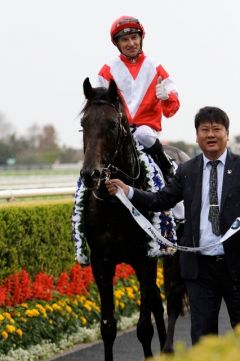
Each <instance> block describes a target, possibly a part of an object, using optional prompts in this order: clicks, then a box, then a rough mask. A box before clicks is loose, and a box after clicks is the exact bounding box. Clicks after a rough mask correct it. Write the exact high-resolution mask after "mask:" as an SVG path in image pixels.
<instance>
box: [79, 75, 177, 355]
mask: <svg viewBox="0 0 240 361" xmlns="http://www.w3.org/2000/svg"><path fill="white" fill-rule="evenodd" d="M83 90H84V95H85V97H86V99H87V102H86V104H85V106H84V108H83V110H82V112H81V114H82V119H81V126H82V129H83V147H84V161H83V166H82V169H81V171H80V176H81V179H82V181H83V183H84V186H85V187H86V190H87V192H86V195H85V198H84V213H83V220H82V223H83V228H84V234H85V236H86V239H87V243H88V246H89V248H90V250H91V254H90V262H91V266H92V271H93V275H94V278H95V282H96V285H97V287H98V290H99V295H100V300H101V335H102V339H103V343H104V354H105V361H113V344H114V340H115V338H116V334H117V324H116V320H115V318H114V295H113V277H114V274H115V268H116V265H117V264H119V263H123V262H124V263H126V264H129V265H131V266H132V267H133V269H134V270H135V273H136V276H137V279H138V281H139V288H140V299H141V304H140V312H139V319H138V323H137V337H138V339H139V341H140V342H141V344H142V347H143V352H144V357H145V359H147V358H149V357H152V356H153V354H152V350H151V340H152V337H153V332H154V328H153V324H152V319H151V315H152V314H153V316H154V319H155V324H156V328H157V332H158V337H159V341H160V350H163V349H164V345H165V344H166V340H167V346H166V347H165V351H169V352H171V351H172V342H173V331H174V330H170V332H169V337H166V336H167V335H166V328H165V321H164V307H163V303H162V299H161V295H160V290H159V288H158V287H157V284H156V277H157V258H156V257H149V256H148V255H147V254H148V249H149V238H150V237H149V236H148V235H146V233H145V232H144V231H143V230H142V229H141V228H140V227H139V226H138V225H137V223H136V222H135V221H134V219H133V218H132V217H131V215H130V213H129V211H128V210H127V208H126V207H125V206H124V205H123V204H122V203H121V202H120V201H119V200H118V199H117V198H116V197H112V196H110V195H109V193H108V191H107V189H106V187H105V180H106V179H109V178H111V177H118V178H120V179H122V180H123V181H124V182H126V183H128V184H129V185H132V186H135V187H142V188H143V189H146V180H145V175H144V169H143V168H144V167H143V165H142V164H141V162H140V161H139V157H138V153H137V149H136V144H135V141H134V139H133V135H132V132H131V130H130V127H129V124H128V120H127V117H126V114H125V111H124V106H123V104H122V102H121V100H120V98H119V96H118V92H117V88H116V84H115V82H114V81H110V84H109V88H93V87H92V86H91V83H90V81H89V78H86V79H85V81H84V83H83ZM172 151H173V152H176V149H173V150H172ZM139 211H140V212H141V213H142V214H143V215H145V217H146V218H148V219H151V216H152V215H151V214H148V213H146V211H144V209H139ZM166 274H169V269H168V272H167V273H166ZM180 298H181V300H182V295H181V296H180ZM175 301H176V299H175ZM174 304H175V302H173V306H174ZM176 304H177V305H178V306H179V309H177V310H176V309H175V310H174V312H173V314H174V317H173V318H172V321H171V324H172V327H173V328H174V324H175V320H176V319H177V317H178V315H179V313H180V312H181V307H180V301H179V302H176ZM181 305H182V304H181ZM168 312H170V311H169V310H168Z"/></svg>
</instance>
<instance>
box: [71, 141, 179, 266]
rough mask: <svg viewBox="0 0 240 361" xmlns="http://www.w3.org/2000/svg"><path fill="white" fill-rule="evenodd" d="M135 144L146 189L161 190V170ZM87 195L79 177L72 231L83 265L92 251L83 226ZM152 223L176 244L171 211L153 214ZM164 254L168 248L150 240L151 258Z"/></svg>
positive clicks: (174, 225)
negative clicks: (143, 173)
mask: <svg viewBox="0 0 240 361" xmlns="http://www.w3.org/2000/svg"><path fill="white" fill-rule="evenodd" d="M135 142H136V149H137V153H138V156H139V161H140V164H141V167H143V169H144V172H145V177H146V178H145V180H144V182H145V189H146V190H147V191H152V192H156V191H158V190H161V189H162V188H163V187H164V185H165V182H164V179H163V175H162V172H161V170H160V169H159V167H158V166H157V165H156V163H155V162H154V161H153V159H152V157H151V156H150V155H149V154H147V153H145V152H144V151H143V146H142V145H140V144H139V143H138V142H137V141H136V140H135ZM86 193H87V189H86V187H85V186H84V184H83V181H82V179H81V177H79V179H78V182H77V187H76V192H75V200H74V208H73V214H72V231H73V239H74V241H75V248H76V259H77V261H78V262H79V263H80V264H82V265H86V264H89V263H90V249H89V246H88V243H87V240H86V236H85V233H84V225H83V214H84V203H85V199H86ZM151 222H152V223H153V226H154V227H155V228H157V229H158V230H160V231H161V234H162V235H163V236H164V237H165V238H167V239H168V240H169V241H171V242H176V240H177V237H176V231H175V228H176V224H175V221H174V217H173V213H172V211H171V210H169V211H164V212H156V213H152V219H151ZM162 254H166V247H165V246H163V245H159V243H158V242H157V241H154V240H150V241H149V251H148V255H149V256H150V257H157V256H160V255H162Z"/></svg>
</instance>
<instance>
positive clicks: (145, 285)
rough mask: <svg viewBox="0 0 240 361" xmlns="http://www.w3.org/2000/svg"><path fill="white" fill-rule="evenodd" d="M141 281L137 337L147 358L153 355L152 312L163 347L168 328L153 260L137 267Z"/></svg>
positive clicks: (141, 263)
mask: <svg viewBox="0 0 240 361" xmlns="http://www.w3.org/2000/svg"><path fill="white" fill-rule="evenodd" d="M135 270H136V274H137V277H138V280H139V283H140V292H141V305H140V317H139V321H138V324H137V337H138V339H139V341H140V342H141V344H142V346H143V351H144V356H145V358H148V357H152V356H153V354H152V349H151V342H152V338H153V332H154V329H153V325H152V320H151V312H153V313H154V316H155V320H156V326H157V330H158V335H159V340H160V344H161V347H163V345H164V343H165V337H166V329H165V323H164V316H163V314H164V310H163V306H162V300H161V297H160V293H159V290H158V288H157V286H156V283H155V282H156V263H155V262H153V261H152V260H151V261H147V262H140V264H139V265H138V266H136V267H135Z"/></svg>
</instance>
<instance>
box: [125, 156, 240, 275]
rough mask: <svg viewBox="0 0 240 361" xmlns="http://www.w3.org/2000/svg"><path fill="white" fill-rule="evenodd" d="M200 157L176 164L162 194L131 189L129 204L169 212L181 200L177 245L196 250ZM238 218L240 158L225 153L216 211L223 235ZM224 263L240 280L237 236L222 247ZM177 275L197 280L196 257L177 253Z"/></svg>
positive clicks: (195, 255)
mask: <svg viewBox="0 0 240 361" xmlns="http://www.w3.org/2000/svg"><path fill="white" fill-rule="evenodd" d="M202 173H203V156H202V154H200V155H198V156H196V157H195V158H192V159H190V160H189V161H187V162H185V163H183V164H180V165H179V167H178V169H177V172H176V175H175V176H174V178H173V180H172V182H171V183H170V184H169V185H167V186H166V187H164V188H163V190H162V191H159V192H156V193H153V192H144V191H141V190H138V189H135V188H134V195H133V198H132V202H133V204H134V205H135V206H136V207H138V206H140V205H141V206H143V207H145V208H146V209H148V210H151V211H155V212H156V211H163V210H164V209H169V208H172V207H173V206H174V205H175V204H176V203H178V202H179V201H181V200H183V201H184V206H185V220H186V222H185V225H184V232H183V236H182V238H181V239H180V241H179V243H180V245H183V246H188V247H198V246H199V230H200V212H201V200H202ZM239 216H240V157H239V156H238V155H236V154H233V153H231V152H230V151H229V150H228V153H227V158H226V163H225V169H224V175H223V187H222V196H221V207H220V227H221V234H222V235H223V234H224V233H225V232H226V231H227V230H228V229H229V227H230V226H231V225H232V223H233V222H234V220H235V219H236V218H237V217H239ZM223 246H224V251H225V255H226V261H227V265H228V268H229V271H230V272H231V275H232V276H233V277H234V278H235V277H238V278H239V280H240V232H237V233H235V235H234V236H232V237H231V238H230V239H228V240H227V241H225V242H224V243H223ZM180 252H181V253H180V267H181V275H182V277H183V278H186V279H195V278H196V277H197V276H198V256H197V254H196V253H190V252H182V251H180Z"/></svg>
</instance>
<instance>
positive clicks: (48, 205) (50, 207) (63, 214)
mask: <svg viewBox="0 0 240 361" xmlns="http://www.w3.org/2000/svg"><path fill="white" fill-rule="evenodd" d="M72 208H73V200H71V199H70V200H69V199H67V200H63V201H61V200H58V201H47V202H46V201H39V202H35V203H23V204H17V203H16V204H15V205H8V206H5V207H4V206H1V207H0V281H1V280H2V279H4V278H5V277H6V276H8V275H10V274H13V273H14V272H18V271H20V270H21V269H23V268H24V269H26V270H27V272H28V273H29V274H30V275H31V276H32V277H34V276H35V275H36V274H37V273H39V272H45V273H47V274H51V275H52V276H58V275H60V274H61V272H62V271H64V270H68V269H70V267H71V266H72V265H73V264H74V263H75V253H74V243H73V240H72V231H71V214H72Z"/></svg>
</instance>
